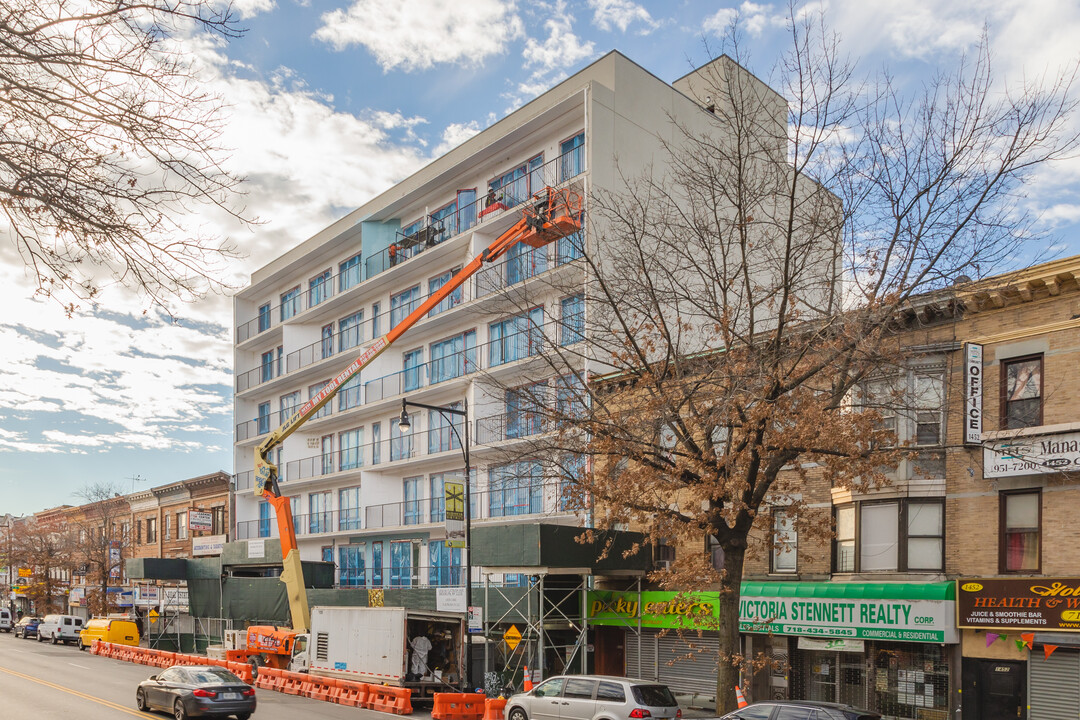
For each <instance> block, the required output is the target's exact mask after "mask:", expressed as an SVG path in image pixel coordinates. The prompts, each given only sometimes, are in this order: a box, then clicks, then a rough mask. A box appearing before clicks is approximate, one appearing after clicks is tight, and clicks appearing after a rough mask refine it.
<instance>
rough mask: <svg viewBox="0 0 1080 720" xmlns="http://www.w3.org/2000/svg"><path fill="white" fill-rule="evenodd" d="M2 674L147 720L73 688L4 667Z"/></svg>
mask: <svg viewBox="0 0 1080 720" xmlns="http://www.w3.org/2000/svg"><path fill="white" fill-rule="evenodd" d="M0 672H2V673H7V674H8V675H13V676H15V677H19V678H22V679H23V680H29V681H30V682H35V683H37V684H39V685H44V686H46V687H51V688H53V689H54V690H60V691H61V692H66V693H68V694H69V695H75V696H76V697H81V698H83V699H84V700H90V701H91V702H96V703H98V704H99V705H104V706H105V707H108V708H112V709H113V710H119V711H121V712H125V713H127V714H128V715H134V716H135V717H137V718H143V720H145V718H146V714H145V713H141V712H137V711H135V710H132V709H131V708H129V707H125V706H123V705H117V704H116V703H114V702H110V701H108V700H103V699H101V698H99V697H94V696H93V695H87V694H86V693H81V692H79V691H78V690H72V689H71V688H66V687H64V686H63V685H57V684H56V683H51V682H49V681H48V680H42V679H41V678H36V677H34V676H33V675H25V674H23V673H21V672H15V671H14V670H9V669H8V668H4V667H0Z"/></svg>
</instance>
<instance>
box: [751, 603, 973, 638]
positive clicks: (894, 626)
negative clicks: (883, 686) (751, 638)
mask: <svg viewBox="0 0 1080 720" xmlns="http://www.w3.org/2000/svg"><path fill="white" fill-rule="evenodd" d="M953 612H954V609H953V602H952V601H946V600H895V599H890V600H875V599H866V598H828V597H823V598H801V597H743V598H742V600H741V601H740V603H739V629H740V630H742V631H743V632H754V633H772V634H774V635H809V636H816V637H846V638H860V639H863V640H899V641H906V642H937V643H942V642H956V627H955V625H953Z"/></svg>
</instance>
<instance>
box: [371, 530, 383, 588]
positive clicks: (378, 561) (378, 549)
mask: <svg viewBox="0 0 1080 720" xmlns="http://www.w3.org/2000/svg"><path fill="white" fill-rule="evenodd" d="M382 572H383V541H382V540H376V541H374V542H372V543H371V585H372V587H382Z"/></svg>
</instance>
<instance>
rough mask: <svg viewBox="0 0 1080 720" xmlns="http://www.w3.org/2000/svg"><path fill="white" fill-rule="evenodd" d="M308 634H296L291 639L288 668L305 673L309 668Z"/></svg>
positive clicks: (309, 643)
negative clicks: (290, 654) (294, 637)
mask: <svg viewBox="0 0 1080 720" xmlns="http://www.w3.org/2000/svg"><path fill="white" fill-rule="evenodd" d="M310 646H311V636H310V635H297V636H296V639H295V640H293V646H292V657H290V658H289V670H291V671H293V672H299V673H306V672H307V671H308V669H310V668H311V653H310V651H309V647H310Z"/></svg>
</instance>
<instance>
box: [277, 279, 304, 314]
mask: <svg viewBox="0 0 1080 720" xmlns="http://www.w3.org/2000/svg"><path fill="white" fill-rule="evenodd" d="M298 312H300V286H299V285H297V286H296V287H294V288H293V289H292V290H289V291H287V292H283V293H282V294H281V321H282V322H284V321H286V320H288V319H289V318H291V317H292V316H293V315H295V314H296V313H298Z"/></svg>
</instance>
